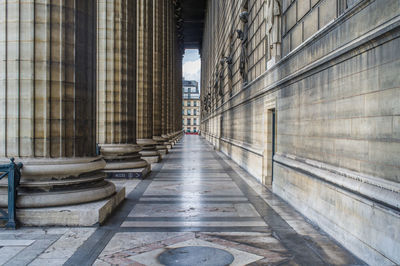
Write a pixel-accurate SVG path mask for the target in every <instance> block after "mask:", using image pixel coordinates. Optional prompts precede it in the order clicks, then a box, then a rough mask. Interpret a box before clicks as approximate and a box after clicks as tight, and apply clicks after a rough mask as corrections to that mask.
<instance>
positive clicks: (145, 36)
mask: <svg viewBox="0 0 400 266" xmlns="http://www.w3.org/2000/svg"><path fill="white" fill-rule="evenodd" d="M136 3H137V81H136V84H137V94H136V95H137V99H136V102H137V129H136V131H137V143H138V144H139V145H140V146H142V148H143V150H142V151H141V152H140V153H141V154H142V158H143V159H145V160H147V161H148V162H151V163H152V162H158V161H159V157H160V154H159V153H158V151H157V150H156V144H157V143H156V142H155V141H154V140H153V1H152V0H137V1H136Z"/></svg>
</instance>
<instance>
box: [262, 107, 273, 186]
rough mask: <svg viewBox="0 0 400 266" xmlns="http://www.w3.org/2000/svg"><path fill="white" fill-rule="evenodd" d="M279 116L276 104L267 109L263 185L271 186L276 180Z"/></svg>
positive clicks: (265, 115) (265, 113)
mask: <svg viewBox="0 0 400 266" xmlns="http://www.w3.org/2000/svg"><path fill="white" fill-rule="evenodd" d="M276 118H277V116H276V109H275V103H273V104H270V105H269V106H267V108H265V112H264V153H263V157H264V158H263V180H262V182H263V184H264V185H266V186H271V185H272V182H273V179H274V168H273V160H274V159H273V158H274V155H275V152H276V136H277V134H276V131H277V119H276Z"/></svg>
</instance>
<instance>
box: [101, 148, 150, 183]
mask: <svg viewBox="0 0 400 266" xmlns="http://www.w3.org/2000/svg"><path fill="white" fill-rule="evenodd" d="M99 146H100V152H101V154H102V155H104V159H106V162H107V164H106V166H105V168H104V170H103V172H104V173H106V174H107V178H141V179H142V178H144V177H145V176H146V175H147V174H148V173H149V172H150V165H149V163H148V162H147V161H145V160H143V159H141V156H142V155H141V154H140V152H141V150H142V148H141V147H140V146H139V145H136V144H100V145H99Z"/></svg>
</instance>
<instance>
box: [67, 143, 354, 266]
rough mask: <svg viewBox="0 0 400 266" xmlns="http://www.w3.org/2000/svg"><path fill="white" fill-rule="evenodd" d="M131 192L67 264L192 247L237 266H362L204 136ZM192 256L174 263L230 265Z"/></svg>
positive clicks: (142, 257) (125, 261)
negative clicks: (214, 250)
mask: <svg viewBox="0 0 400 266" xmlns="http://www.w3.org/2000/svg"><path fill="white" fill-rule="evenodd" d="M128 193H129V192H128V191H127V199H126V200H125V202H124V203H123V205H122V207H121V208H120V209H118V210H117V212H116V213H115V214H114V215H112V216H111V219H109V220H108V221H107V223H106V224H105V225H104V226H101V227H99V228H98V229H97V230H96V231H95V232H94V233H93V234H92V235H91V236H90V237H89V238H88V239H87V241H86V242H84V243H83V245H82V246H80V247H79V248H78V249H77V250H76V252H75V253H74V254H73V255H72V257H71V258H69V260H68V261H67V264H66V265H90V264H91V263H94V265H98V266H100V265H160V262H159V258H160V257H159V255H160V254H162V253H163V252H164V251H166V250H169V251H172V250H173V249H174V248H179V247H187V246H202V247H210V248H217V249H219V250H224V251H227V252H228V254H231V255H232V258H233V259H234V260H233V262H232V264H231V265H270V264H271V265H276V264H282V263H283V264H289V265H296V264H299V265H320V264H328V263H329V264H340V265H344V264H346V265H348V264H353V265H357V264H362V263H361V262H360V261H358V260H357V259H356V258H354V257H353V256H352V255H351V254H349V253H348V252H347V251H346V250H344V249H342V248H341V247H339V246H338V245H337V244H335V242H333V241H332V240H331V239H330V238H328V237H327V236H326V235H324V234H322V233H321V232H319V231H318V230H317V229H315V228H313V227H312V226H311V225H310V224H308V223H307V222H305V221H304V219H303V218H302V217H301V216H300V215H299V214H298V213H296V212H295V211H294V210H293V209H292V208H291V207H289V206H287V205H286V204H285V203H283V202H282V201H281V200H280V199H278V198H276V197H274V196H273V195H272V194H271V192H270V191H269V190H267V189H265V188H263V187H262V186H261V185H259V184H258V183H256V182H255V181H254V180H253V179H252V178H251V177H250V176H248V175H247V174H246V173H245V172H244V171H243V170H241V169H240V168H238V167H237V166H236V165H235V164H234V163H232V161H229V160H228V159H227V158H226V157H223V156H222V155H221V154H219V153H217V152H215V151H213V149H212V147H211V146H210V145H209V144H208V143H207V142H206V141H205V140H204V139H203V138H201V137H199V136H189V135H187V136H185V137H184V138H183V139H182V140H181V141H180V143H178V144H177V145H176V146H175V147H174V148H173V149H172V150H171V151H170V153H169V154H168V155H167V157H166V158H165V159H164V160H163V161H162V163H160V164H157V165H155V167H154V169H153V172H152V174H151V175H150V176H149V177H148V178H146V179H144V180H142V181H140V182H138V184H137V186H136V187H135V188H134V189H133V190H132V191H131V192H130V193H129V194H128ZM212 254H214V253H212ZM192 255H193V254H191V253H190V252H189V253H185V256H184V257H185V259H189V260H187V261H186V262H184V261H177V260H176V261H174V263H172V264H170V265H187V264H186V263H190V264H191V265H225V264H226V263H223V261H222V260H223V259H224V257H222V258H221V261H219V257H218V254H217V255H215V254H214V255H213V256H212V257H210V256H208V257H207V254H202V253H201V252H200V253H196V254H195V255H197V258H194V259H193V260H192V261H190V257H191V256H192ZM208 255H210V254H208ZM202 256H203V257H202ZM194 257H196V256H194ZM200 257H201V258H200ZM225 258H226V257H225ZM198 259H200V260H198ZM228 259H229V257H228ZM196 260H197V261H198V262H199V261H201V262H199V263H198V264H196V263H195V262H196ZM179 262H182V264H180V263H179ZM219 262H220V264H218V263H219ZM207 263H208V264H207ZM167 265H168V264H167Z"/></svg>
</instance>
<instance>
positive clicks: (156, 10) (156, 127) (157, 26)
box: [153, 0, 168, 155]
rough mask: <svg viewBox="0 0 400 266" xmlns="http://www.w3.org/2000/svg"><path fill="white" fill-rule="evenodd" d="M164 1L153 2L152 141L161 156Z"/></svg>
mask: <svg viewBox="0 0 400 266" xmlns="http://www.w3.org/2000/svg"><path fill="white" fill-rule="evenodd" d="M164 4H165V3H164V0H153V140H154V141H156V142H157V146H156V149H157V150H158V152H159V153H160V154H161V155H165V154H167V152H168V150H167V147H166V146H165V145H164V142H165V141H166V139H165V138H163V137H162V136H161V135H162V124H161V123H162V117H161V115H162V107H163V106H162V94H163V87H164V84H163V78H162V75H163V62H164V60H163V59H164V53H165V52H164V46H163V25H164V20H163V10H164Z"/></svg>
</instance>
